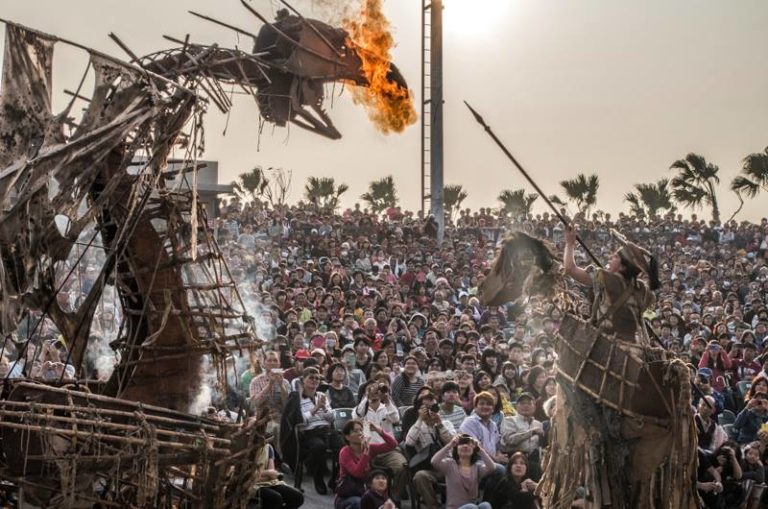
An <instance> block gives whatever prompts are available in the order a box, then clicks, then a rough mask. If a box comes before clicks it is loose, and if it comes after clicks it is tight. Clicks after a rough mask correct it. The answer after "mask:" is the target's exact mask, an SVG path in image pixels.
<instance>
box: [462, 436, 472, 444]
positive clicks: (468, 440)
mask: <svg viewBox="0 0 768 509" xmlns="http://www.w3.org/2000/svg"><path fill="white" fill-rule="evenodd" d="M471 443H472V437H471V436H469V435H466V434H464V435H461V436H460V437H459V445H466V444H471Z"/></svg>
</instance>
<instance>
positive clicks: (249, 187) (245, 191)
mask: <svg viewBox="0 0 768 509" xmlns="http://www.w3.org/2000/svg"><path fill="white" fill-rule="evenodd" d="M267 186H269V179H267V177H266V175H265V174H264V170H262V168H261V166H256V167H255V168H253V169H252V170H251V171H249V172H246V173H241V174H240V175H239V176H238V177H237V180H235V181H234V182H232V189H233V190H234V192H235V196H237V197H238V198H240V199H241V200H243V201H247V200H249V199H250V200H251V201H254V202H256V201H259V197H260V196H262V195H263V194H264V191H265V190H266V189H267Z"/></svg>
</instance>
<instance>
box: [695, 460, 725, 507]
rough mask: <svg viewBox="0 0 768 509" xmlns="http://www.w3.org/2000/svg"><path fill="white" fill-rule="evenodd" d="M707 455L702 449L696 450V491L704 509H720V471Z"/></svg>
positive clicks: (721, 504)
mask: <svg viewBox="0 0 768 509" xmlns="http://www.w3.org/2000/svg"><path fill="white" fill-rule="evenodd" d="M716 466H717V465H716V463H715V461H714V458H712V457H711V456H710V455H709V454H707V453H706V452H705V451H703V450H702V449H699V450H698V469H697V470H696V489H697V490H698V492H699V496H700V497H701V500H702V502H703V503H704V506H703V507H704V508H705V509H722V507H723V484H722V482H721V480H720V471H719V470H717V468H715V467H716Z"/></svg>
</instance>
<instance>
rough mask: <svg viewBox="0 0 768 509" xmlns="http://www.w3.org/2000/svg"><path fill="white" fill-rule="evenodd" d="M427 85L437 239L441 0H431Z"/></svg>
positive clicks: (440, 223)
mask: <svg viewBox="0 0 768 509" xmlns="http://www.w3.org/2000/svg"><path fill="white" fill-rule="evenodd" d="M430 14H431V16H432V35H431V52H430V53H431V59H430V62H431V64H430V67H431V69H430V80H431V81H430V88H431V105H430V106H431V111H432V122H431V124H430V131H431V138H430V188H431V189H430V191H431V194H432V197H431V212H432V214H433V215H434V216H435V220H436V221H437V241H438V242H442V241H443V237H444V235H445V212H444V210H443V0H432V8H431V9H430Z"/></svg>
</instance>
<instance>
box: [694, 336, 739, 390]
mask: <svg viewBox="0 0 768 509" xmlns="http://www.w3.org/2000/svg"><path fill="white" fill-rule="evenodd" d="M699 368H709V369H710V370H711V371H712V388H713V389H714V390H716V391H718V392H722V391H723V389H725V373H726V371H729V370H730V369H731V368H732V361H731V358H730V357H729V356H728V353H727V352H726V351H725V350H723V348H722V347H721V346H720V343H718V342H717V341H716V340H714V339H713V340H712V341H710V342H709V343H707V348H706V350H704V353H703V354H702V356H701V360H700V361H699Z"/></svg>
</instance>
